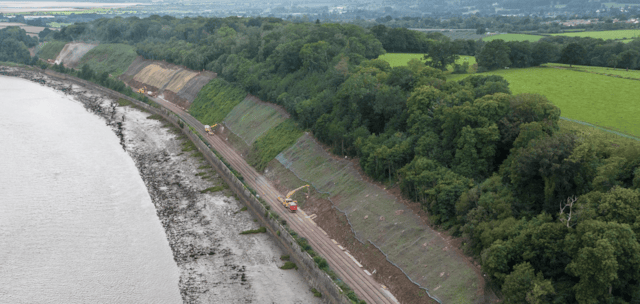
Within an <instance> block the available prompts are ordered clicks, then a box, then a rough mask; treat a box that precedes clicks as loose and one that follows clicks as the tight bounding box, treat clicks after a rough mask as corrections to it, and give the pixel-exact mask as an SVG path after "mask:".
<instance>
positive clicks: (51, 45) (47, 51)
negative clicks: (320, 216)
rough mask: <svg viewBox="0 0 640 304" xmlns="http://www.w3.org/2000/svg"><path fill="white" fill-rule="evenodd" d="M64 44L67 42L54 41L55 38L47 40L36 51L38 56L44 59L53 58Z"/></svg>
mask: <svg viewBox="0 0 640 304" xmlns="http://www.w3.org/2000/svg"><path fill="white" fill-rule="evenodd" d="M65 44H67V43H66V42H64V41H56V40H54V41H51V42H47V43H46V44H45V45H44V46H42V48H41V49H40V52H39V53H38V57H40V58H41V59H45V60H46V59H53V60H55V59H56V57H58V54H60V51H62V49H63V48H64V46H65Z"/></svg>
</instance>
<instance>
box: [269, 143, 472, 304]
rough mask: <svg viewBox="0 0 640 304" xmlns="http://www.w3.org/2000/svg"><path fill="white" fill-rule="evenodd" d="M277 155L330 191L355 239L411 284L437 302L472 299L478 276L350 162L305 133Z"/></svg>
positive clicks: (300, 175) (323, 190)
mask: <svg viewBox="0 0 640 304" xmlns="http://www.w3.org/2000/svg"><path fill="white" fill-rule="evenodd" d="M276 159H278V161H279V162H280V163H282V164H283V165H284V166H285V167H286V168H287V169H289V170H291V171H292V172H293V173H294V174H295V175H296V176H297V177H298V178H300V179H301V180H303V181H306V182H308V183H310V184H312V185H313V187H315V188H316V190H317V191H318V192H321V193H326V194H328V195H329V200H330V201H331V202H332V203H333V204H334V206H335V208H336V209H338V210H339V211H341V212H343V213H345V214H346V215H347V219H348V220H349V224H350V225H351V228H352V230H353V231H354V233H355V235H356V238H358V240H359V241H360V242H362V243H364V242H367V241H370V242H371V243H372V244H374V246H376V247H378V249H380V251H382V252H383V253H384V254H385V255H386V256H387V259H388V260H389V261H390V262H391V263H393V264H394V265H396V266H397V267H398V268H400V269H401V270H402V271H403V272H404V273H405V275H407V277H409V279H410V280H411V281H413V282H414V283H416V284H418V285H419V286H421V287H423V288H425V289H426V290H427V291H428V292H429V293H430V295H431V296H433V297H434V298H436V299H437V300H439V301H442V303H472V302H476V301H477V300H478V299H477V296H476V291H477V287H478V286H479V283H480V282H478V277H477V276H476V274H475V273H474V271H473V270H471V269H470V267H469V266H468V265H467V264H466V262H465V261H464V257H461V256H459V255H458V254H457V253H456V252H455V251H454V250H451V248H450V246H449V245H448V244H447V243H446V241H445V240H444V239H443V238H442V237H440V235H439V234H438V232H436V231H434V230H432V229H431V228H429V227H427V226H426V225H424V224H422V223H421V221H420V219H419V218H418V216H417V215H416V214H414V213H413V212H412V211H411V210H409V209H407V208H405V206H404V205H402V204H401V203H399V202H397V201H396V200H395V197H393V196H392V195H390V194H388V193H387V192H386V191H385V190H384V189H381V188H379V187H377V186H376V185H374V184H371V183H368V182H366V181H364V180H362V178H361V176H360V174H359V173H358V171H357V170H356V169H355V168H353V165H352V164H351V163H350V162H348V161H344V160H337V159H334V158H332V157H331V155H329V154H328V153H327V152H326V151H324V150H323V149H322V147H321V146H320V145H318V144H317V143H316V142H315V141H314V140H313V138H311V137H310V136H309V135H304V136H302V137H301V138H300V139H299V140H298V142H297V143H296V144H295V145H293V146H292V147H290V148H289V149H287V150H285V151H283V152H282V153H280V154H279V155H278V156H277V157H276Z"/></svg>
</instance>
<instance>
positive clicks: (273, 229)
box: [45, 69, 351, 304]
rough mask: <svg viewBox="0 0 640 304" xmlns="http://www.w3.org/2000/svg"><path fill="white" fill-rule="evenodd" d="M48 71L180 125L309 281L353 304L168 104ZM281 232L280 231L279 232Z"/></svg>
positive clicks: (329, 297) (325, 296) (329, 299)
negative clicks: (148, 101)
mask: <svg viewBox="0 0 640 304" xmlns="http://www.w3.org/2000/svg"><path fill="white" fill-rule="evenodd" d="M45 74H47V75H49V76H52V77H56V78H60V79H65V80H67V81H70V82H72V83H76V84H78V85H82V86H84V87H88V88H91V89H94V90H96V91H98V92H102V93H104V94H105V95H108V96H111V97H114V98H123V99H126V100H128V101H130V102H132V103H133V104H135V105H136V106H137V107H140V108H144V109H145V110H146V111H148V112H150V113H153V114H158V115H160V116H162V117H163V118H164V119H165V120H167V121H168V122H170V123H172V124H173V125H175V126H177V127H178V128H181V129H182V132H183V133H184V134H185V135H186V136H187V137H188V138H189V139H190V140H191V141H192V142H193V143H194V144H195V145H196V147H197V148H198V151H200V152H201V153H202V155H204V157H205V159H206V160H207V161H208V162H209V164H211V166H212V167H213V168H214V169H215V170H216V171H217V172H218V174H219V175H220V176H221V177H222V179H223V180H224V181H225V182H226V183H227V184H228V185H229V187H230V188H231V190H233V192H235V193H236V195H237V196H238V197H239V198H240V200H241V201H242V202H243V203H244V204H246V205H247V207H248V210H249V211H250V212H251V213H252V214H253V216H254V217H255V218H257V219H258V220H259V221H260V223H261V225H262V226H264V227H265V228H267V232H268V233H269V234H271V237H273V239H274V240H275V241H276V244H277V245H278V246H279V247H280V248H281V249H282V250H284V251H285V252H287V253H288V254H289V256H290V258H291V261H292V262H294V263H296V265H297V266H298V271H301V273H302V276H303V277H304V278H305V280H307V282H308V283H309V285H310V286H311V287H313V288H315V289H317V290H318V291H320V292H321V293H322V300H323V302H325V303H331V304H351V301H350V300H349V299H348V298H347V297H346V296H345V295H344V294H343V293H342V290H341V289H340V288H339V287H338V286H337V285H336V284H335V283H334V282H333V280H332V279H331V278H330V277H329V276H328V275H327V274H326V273H325V272H324V271H322V270H320V268H318V266H317V264H316V263H315V261H314V260H313V258H311V256H310V255H309V254H307V253H306V252H304V251H303V250H302V248H300V246H299V245H298V243H297V242H296V241H295V240H294V239H293V237H292V236H291V235H290V234H289V232H288V231H287V230H286V228H285V227H284V226H282V225H281V224H280V223H279V222H278V220H275V219H273V218H270V217H269V216H268V211H269V210H267V209H266V208H265V206H263V205H262V204H261V203H260V201H258V199H257V198H256V197H255V196H254V195H253V194H251V192H250V191H249V189H247V187H246V186H245V185H244V184H243V183H242V182H241V181H240V180H239V179H238V178H237V177H236V176H235V175H234V174H233V173H232V172H231V170H229V168H227V166H226V165H225V164H224V163H223V162H222V161H221V160H220V159H219V158H218V157H217V156H216V155H215V154H214V153H213V152H212V151H211V147H210V146H209V145H208V144H206V143H205V142H203V141H202V140H201V139H200V138H199V137H198V136H197V135H196V134H194V133H193V132H192V131H191V130H190V129H189V127H188V124H187V123H186V122H184V121H183V120H182V119H180V118H179V117H178V115H176V114H175V113H173V112H171V111H169V110H167V109H165V108H162V107H159V108H156V107H153V106H150V105H148V104H146V103H143V102H141V101H139V100H137V99H133V98H131V97H129V96H126V95H124V94H121V93H118V92H115V91H112V90H109V89H107V88H104V87H101V86H99V85H96V84H94V83H91V82H88V81H85V80H82V79H79V78H76V77H73V76H69V75H66V74H61V73H58V72H55V71H51V70H48V69H47V70H45ZM180 123H182V124H183V125H184V127H180ZM278 232H280V233H279V235H278ZM283 271H286V270H283ZM288 271H292V270H288Z"/></svg>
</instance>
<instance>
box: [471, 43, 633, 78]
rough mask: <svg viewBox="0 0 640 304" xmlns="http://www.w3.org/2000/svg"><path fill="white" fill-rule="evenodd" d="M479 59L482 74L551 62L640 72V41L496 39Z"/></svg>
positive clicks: (488, 44)
mask: <svg viewBox="0 0 640 304" xmlns="http://www.w3.org/2000/svg"><path fill="white" fill-rule="evenodd" d="M476 59H477V62H478V71H479V72H481V71H486V70H493V69H500V68H503V67H516V68H526V67H530V66H538V65H540V64H543V63H547V62H555V63H565V64H579V65H590V66H603V67H611V68H625V69H640V39H636V40H634V41H631V42H629V43H622V42H618V41H612V40H607V41H605V40H602V39H594V38H579V37H564V36H553V37H551V36H550V37H545V38H543V39H541V40H540V41H538V42H528V41H509V42H505V41H502V40H494V41H491V42H488V43H486V44H484V45H483V46H482V48H481V50H480V51H479V52H478V53H477V54H476Z"/></svg>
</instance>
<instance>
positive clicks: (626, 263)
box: [565, 220, 640, 304]
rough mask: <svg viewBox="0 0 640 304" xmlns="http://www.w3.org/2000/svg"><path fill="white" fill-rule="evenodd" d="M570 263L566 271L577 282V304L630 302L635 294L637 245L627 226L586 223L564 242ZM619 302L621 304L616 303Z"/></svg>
mask: <svg viewBox="0 0 640 304" xmlns="http://www.w3.org/2000/svg"><path fill="white" fill-rule="evenodd" d="M565 242H566V243H567V244H568V247H567V251H568V252H569V253H570V255H571V256H572V258H573V260H572V261H571V263H569V264H568V265H567V267H566V271H567V272H568V273H569V274H571V275H573V276H575V277H577V278H578V279H579V282H578V284H576V285H575V287H574V289H575V296H576V300H577V301H578V303H581V304H591V303H593V304H596V303H606V302H610V303H614V302H615V299H616V298H617V299H618V300H625V301H629V299H632V298H633V297H635V295H634V294H636V293H637V292H638V287H636V286H634V285H637V283H635V282H637V281H638V280H639V279H640V244H638V242H637V240H636V235H635V233H633V231H632V230H631V228H630V227H629V225H627V224H618V223H616V222H607V223H605V222H601V221H594V220H588V221H584V222H581V223H579V224H578V226H577V229H576V233H575V234H571V235H568V236H567V238H566V241H565ZM617 303H622V302H619V301H618V302H617Z"/></svg>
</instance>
